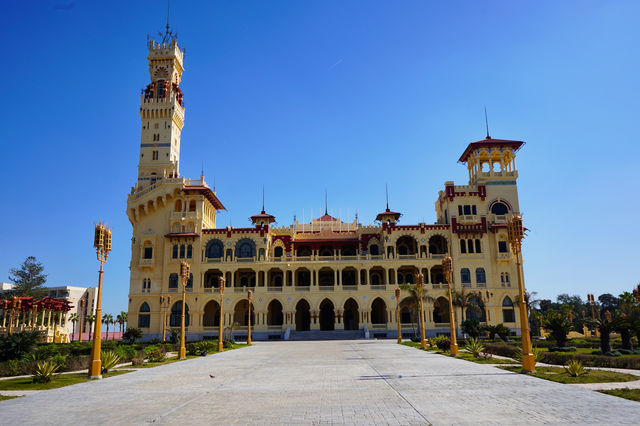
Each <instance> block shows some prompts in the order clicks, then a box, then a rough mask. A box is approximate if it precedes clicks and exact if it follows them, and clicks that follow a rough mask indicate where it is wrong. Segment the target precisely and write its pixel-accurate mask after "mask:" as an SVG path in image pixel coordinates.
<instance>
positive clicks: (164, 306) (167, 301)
mask: <svg viewBox="0 0 640 426" xmlns="http://www.w3.org/2000/svg"><path fill="white" fill-rule="evenodd" d="M169 306H171V296H166V297H165V296H160V309H161V310H162V343H164V342H165V341H166V340H167V330H166V327H167V310H168V309H169Z"/></svg>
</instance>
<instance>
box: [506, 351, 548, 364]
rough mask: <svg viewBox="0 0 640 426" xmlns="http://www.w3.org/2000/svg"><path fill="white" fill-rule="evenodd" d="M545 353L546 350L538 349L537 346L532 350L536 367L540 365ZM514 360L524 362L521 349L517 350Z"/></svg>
mask: <svg viewBox="0 0 640 426" xmlns="http://www.w3.org/2000/svg"><path fill="white" fill-rule="evenodd" d="M545 352H546V351H545V350H544V348H537V347H535V346H534V347H532V348H531V354H532V355H533V362H534V365H535V364H537V363H539V362H540V361H541V360H542V357H543V354H544V353H545ZM514 358H515V359H516V360H517V361H520V362H522V348H521V347H520V348H518V349H516V353H515V355H514Z"/></svg>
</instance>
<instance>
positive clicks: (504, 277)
mask: <svg viewBox="0 0 640 426" xmlns="http://www.w3.org/2000/svg"><path fill="white" fill-rule="evenodd" d="M500 284H501V285H502V287H511V278H510V277H509V273H508V272H503V273H501V274H500Z"/></svg>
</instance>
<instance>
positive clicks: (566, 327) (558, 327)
mask: <svg viewBox="0 0 640 426" xmlns="http://www.w3.org/2000/svg"><path fill="white" fill-rule="evenodd" d="M543 325H544V328H546V329H547V330H549V331H550V333H551V336H553V339H554V340H555V341H556V344H557V345H558V346H559V347H561V348H563V347H565V346H566V344H567V334H569V332H570V331H571V330H573V323H572V321H571V320H570V319H569V316H568V315H567V314H566V313H564V312H557V311H553V310H550V311H547V313H546V314H545V317H544V322H543Z"/></svg>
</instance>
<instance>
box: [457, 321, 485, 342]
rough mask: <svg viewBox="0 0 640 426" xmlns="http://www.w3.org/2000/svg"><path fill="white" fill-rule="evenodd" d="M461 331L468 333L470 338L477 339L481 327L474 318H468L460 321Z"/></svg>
mask: <svg viewBox="0 0 640 426" xmlns="http://www.w3.org/2000/svg"><path fill="white" fill-rule="evenodd" d="M461 325H462V332H463V333H465V334H468V335H469V336H470V337H471V338H473V339H477V338H478V336H480V332H481V330H482V327H481V326H480V321H478V320H476V319H468V320H466V321H462V324H461Z"/></svg>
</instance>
